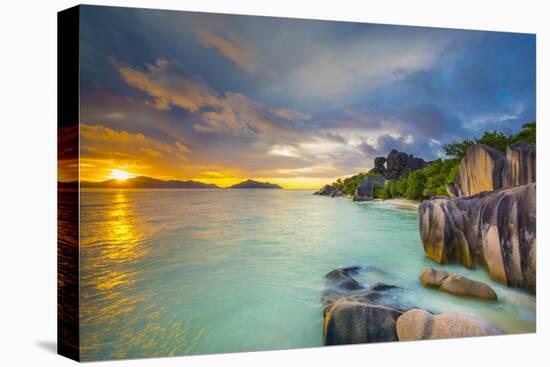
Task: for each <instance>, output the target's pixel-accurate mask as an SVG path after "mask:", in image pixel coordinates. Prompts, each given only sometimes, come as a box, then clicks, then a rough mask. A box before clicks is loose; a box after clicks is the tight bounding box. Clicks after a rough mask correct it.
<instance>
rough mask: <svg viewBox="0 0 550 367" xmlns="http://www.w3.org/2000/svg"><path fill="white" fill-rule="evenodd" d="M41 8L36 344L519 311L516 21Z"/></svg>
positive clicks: (455, 320) (240, 336) (531, 91)
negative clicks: (54, 303) (48, 156)
mask: <svg viewBox="0 0 550 367" xmlns="http://www.w3.org/2000/svg"><path fill="white" fill-rule="evenodd" d="M58 26H59V98H58V99H59V130H58V143H59V161H58V163H59V166H58V173H59V178H58V209H59V213H58V218H59V221H58V228H59V236H58V238H59V239H58V252H59V256H58V268H59V282H58V284H59V287H58V292H59V295H58V311H59V312H58V320H59V323H58V333H59V341H58V348H59V353H60V354H63V355H65V356H68V357H70V358H73V359H77V360H81V361H99V360H111V359H124V358H145V357H161V356H185V355H197V354H211V353H227V352H249V351H261V350H278V349H288V348H306V347H321V346H329V345H342V344H354V343H378V342H398V341H411V340H428V339H443V338H460V337H474V336H477V337H479V336H494V335H502V334H516V333H533V332H535V326H536V183H535V182H536V145H535V143H536V105H535V99H536V98H535V97H536V91H535V48H536V37H535V35H534V34H519V33H507V32H492V31H476V30H460V29H443V28H429V27H411V26H402V25H384V24H368V23H351V22H336V21H322V20H307V19H287V18H273V17H260V16H244V15H227V14H208V13H196V12H185V11H168V10H151V9H133V8H118V7H101V6H79V7H75V8H71V9H68V10H66V11H63V12H61V13H59V23H58ZM479 342H480V343H482V342H483V340H482V339H480V340H479Z"/></svg>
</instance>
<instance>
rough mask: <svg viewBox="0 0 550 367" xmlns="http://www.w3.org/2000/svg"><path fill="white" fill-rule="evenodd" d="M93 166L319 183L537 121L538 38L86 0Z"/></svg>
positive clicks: (101, 176) (87, 164)
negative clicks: (380, 159) (393, 157)
mask: <svg viewBox="0 0 550 367" xmlns="http://www.w3.org/2000/svg"><path fill="white" fill-rule="evenodd" d="M80 37H81V38H80V39H81V46H80V47H81V48H80V63H81V65H80V76H81V80H80V82H81V95H80V96H81V106H80V107H81V109H80V111H81V120H80V142H81V147H80V149H81V151H80V156H81V161H80V169H81V171H80V174H81V179H82V180H89V181H102V180H105V179H107V177H110V175H111V174H112V170H113V169H118V170H121V171H124V172H128V173H131V174H132V175H145V176H150V177H155V178H160V179H182V180H187V179H193V180H197V181H202V182H208V183H215V184H218V185H220V186H227V185H230V184H234V183H236V182H239V181H242V180H244V179H247V178H253V179H257V180H262V181H269V182H273V183H278V184H281V185H282V186H283V187H288V188H317V187H320V186H322V185H323V184H325V183H328V182H331V181H333V180H334V179H335V178H337V177H342V176H347V175H351V174H353V173H357V172H360V171H366V170H368V169H369V168H371V167H372V161H373V159H374V157H376V156H380V155H383V156H386V155H387V154H388V153H389V151H390V150H391V149H392V148H397V149H399V150H402V151H405V152H408V153H413V154H415V155H418V156H421V157H423V158H424V159H426V160H430V159H434V158H437V157H438V156H440V155H441V154H442V149H441V146H442V144H444V143H446V142H450V141H453V140H456V139H460V138H464V137H473V136H475V135H476V134H478V133H480V132H482V131H485V130H493V129H496V130H505V131H506V130H507V131H516V130H518V128H519V127H520V126H521V125H522V124H523V123H525V122H528V121H532V120H535V107H536V106H535V36H534V35H526V34H511V33H495V32H474V31H460V30H448V29H434V28H415V27H401V26H386V25H372V24H357V23H344V22H324V21H311V20H293V19H278V18H269V17H246V16H230V15H212V14H200V13H186V12H168V11H152V10H139V9H124V8H109V7H87V6H83V7H81V33H80Z"/></svg>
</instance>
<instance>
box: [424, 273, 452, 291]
mask: <svg viewBox="0 0 550 367" xmlns="http://www.w3.org/2000/svg"><path fill="white" fill-rule="evenodd" d="M448 276H449V273H447V272H444V271H442V270H437V269H434V268H426V269H424V271H423V272H422V274H421V275H420V282H421V283H422V285H423V286H424V287H430V288H439V287H441V283H443V281H444V280H445V278H447V277H448Z"/></svg>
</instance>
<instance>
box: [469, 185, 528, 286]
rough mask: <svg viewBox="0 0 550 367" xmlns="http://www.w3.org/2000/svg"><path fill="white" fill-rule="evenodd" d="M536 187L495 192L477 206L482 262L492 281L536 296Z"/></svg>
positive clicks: (521, 187) (519, 187)
mask: <svg viewBox="0 0 550 367" xmlns="http://www.w3.org/2000/svg"><path fill="white" fill-rule="evenodd" d="M536 205H537V203H536V184H535V183H532V184H529V185H523V186H517V187H514V188H512V189H507V190H503V191H500V192H496V193H494V194H493V195H490V196H488V197H487V198H486V199H485V200H483V202H482V203H481V204H480V206H479V209H478V212H479V216H478V217H479V223H480V225H479V232H480V235H481V236H480V237H481V238H480V239H481V255H482V262H483V263H484V264H486V266H487V268H488V270H489V274H490V276H491V278H492V279H493V280H496V281H499V282H501V283H504V284H506V285H508V286H511V287H519V288H523V289H525V290H527V291H529V292H531V293H535V292H536V289H535V288H536V272H537V271H536V269H537V257H536V238H537V236H536V222H537V217H536Z"/></svg>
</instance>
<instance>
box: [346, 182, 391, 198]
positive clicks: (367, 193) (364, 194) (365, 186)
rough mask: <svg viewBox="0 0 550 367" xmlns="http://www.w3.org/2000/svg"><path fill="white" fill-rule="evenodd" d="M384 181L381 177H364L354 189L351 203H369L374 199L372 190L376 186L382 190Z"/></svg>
mask: <svg viewBox="0 0 550 367" xmlns="http://www.w3.org/2000/svg"><path fill="white" fill-rule="evenodd" d="M385 184H386V180H385V179H384V178H383V177H380V176H378V177H374V178H371V177H365V179H364V180H363V182H362V183H361V185H359V186H358V187H357V189H355V194H354V195H353V201H369V200H372V199H374V190H375V188H376V187H377V186H378V187H380V188H384V185H385Z"/></svg>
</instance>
